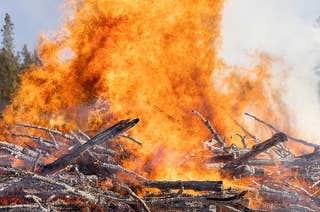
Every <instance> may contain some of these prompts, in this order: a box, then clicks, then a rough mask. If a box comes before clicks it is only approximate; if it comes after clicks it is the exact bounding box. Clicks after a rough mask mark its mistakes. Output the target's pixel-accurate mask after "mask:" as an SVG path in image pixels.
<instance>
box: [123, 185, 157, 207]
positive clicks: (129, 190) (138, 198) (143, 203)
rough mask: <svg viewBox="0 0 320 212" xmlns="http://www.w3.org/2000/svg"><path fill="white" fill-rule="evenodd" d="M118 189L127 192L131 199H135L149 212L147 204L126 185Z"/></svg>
mask: <svg viewBox="0 0 320 212" xmlns="http://www.w3.org/2000/svg"><path fill="white" fill-rule="evenodd" d="M120 187H121V188H122V189H123V190H125V191H127V192H128V193H129V194H130V195H131V196H132V197H133V198H135V199H136V200H137V201H138V202H139V203H140V204H141V205H142V207H143V208H144V209H145V210H146V211H147V212H151V210H150V209H149V207H148V206H147V204H146V203H145V202H144V201H143V200H142V199H141V198H140V197H139V196H138V195H136V194H135V193H134V192H133V191H132V190H131V189H130V188H129V187H128V186H127V185H121V186H120Z"/></svg>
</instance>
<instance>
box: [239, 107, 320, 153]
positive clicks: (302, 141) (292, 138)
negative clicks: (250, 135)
mask: <svg viewBox="0 0 320 212" xmlns="http://www.w3.org/2000/svg"><path fill="white" fill-rule="evenodd" d="M244 115H246V116H249V117H250V118H253V119H254V120H256V121H257V122H260V123H261V124H264V125H266V126H267V127H269V128H270V129H272V130H274V131H275V132H281V131H280V130H279V129H277V128H275V127H274V126H272V125H271V124H270V123H268V122H265V121H263V120H262V119H260V118H258V117H256V116H254V115H251V114H249V113H244ZM287 136H288V138H289V139H290V140H292V141H295V142H298V143H301V144H304V145H306V146H311V147H314V148H315V150H318V149H319V148H320V146H319V145H317V144H313V143H310V142H308V141H305V140H302V139H298V138H294V137H292V136H290V135H287Z"/></svg>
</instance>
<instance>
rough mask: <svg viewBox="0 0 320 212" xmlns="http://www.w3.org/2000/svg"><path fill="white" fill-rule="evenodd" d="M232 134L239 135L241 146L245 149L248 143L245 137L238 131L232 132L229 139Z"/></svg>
mask: <svg viewBox="0 0 320 212" xmlns="http://www.w3.org/2000/svg"><path fill="white" fill-rule="evenodd" d="M234 135H237V136H239V137H240V139H241V143H242V145H243V148H245V149H247V148H248V144H247V142H246V138H245V137H244V136H243V135H241V134H240V133H234V134H233V135H231V139H232V137H233V136H234Z"/></svg>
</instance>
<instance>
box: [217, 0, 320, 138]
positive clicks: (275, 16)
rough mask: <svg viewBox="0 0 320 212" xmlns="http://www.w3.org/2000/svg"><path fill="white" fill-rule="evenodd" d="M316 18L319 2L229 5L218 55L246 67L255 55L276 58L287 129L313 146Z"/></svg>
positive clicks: (317, 120)
mask: <svg viewBox="0 0 320 212" xmlns="http://www.w3.org/2000/svg"><path fill="white" fill-rule="evenodd" d="M319 16H320V1H318V0H310V1H303V0H281V1H279V0H265V1H262V0H260V1H257V0H229V1H228V2H227V3H226V5H225V9H224V13H223V21H222V36H223V44H222V46H221V49H220V52H219V54H220V57H222V58H223V59H224V60H225V61H226V63H227V64H231V65H237V66H246V67H249V66H252V56H253V55H256V53H257V52H264V53H267V54H270V55H272V56H273V57H276V58H279V60H277V62H276V63H275V64H274V66H273V78H274V83H277V86H276V87H278V89H281V92H283V96H282V99H283V101H284V102H285V103H286V104H287V106H288V110H289V112H290V116H291V117H290V120H291V123H290V125H291V127H293V128H294V129H295V132H296V133H297V134H298V135H299V136H301V137H305V138H308V139H311V140H314V141H315V140H316V139H319V138H320V135H319V132H318V131H319V127H320V102H319V87H318V86H319V85H318V83H319V76H318V75H317V72H319V69H320V68H319V66H320V28H319V26H317V24H318V23H317V21H316V20H317V18H318V17H319ZM281 76H285V78H286V79H285V80H284V81H283V80H280V79H282V78H281ZM264 107H267V106H264ZM275 125H276V123H275ZM288 125H289V123H288ZM318 142H320V141H319V140H318Z"/></svg>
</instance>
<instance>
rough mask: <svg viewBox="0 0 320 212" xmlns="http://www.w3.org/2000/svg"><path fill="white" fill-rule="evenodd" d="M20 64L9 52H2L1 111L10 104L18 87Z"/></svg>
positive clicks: (0, 66) (0, 56)
mask: <svg viewBox="0 0 320 212" xmlns="http://www.w3.org/2000/svg"><path fill="white" fill-rule="evenodd" d="M18 73H19V64H18V62H17V61H16V59H15V57H14V56H13V55H12V54H11V53H10V52H8V51H0V111H2V110H3V109H4V107H5V106H6V105H7V104H8V103H9V102H10V99H11V97H12V94H13V92H14V91H15V90H16V89H17V87H18Z"/></svg>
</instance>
